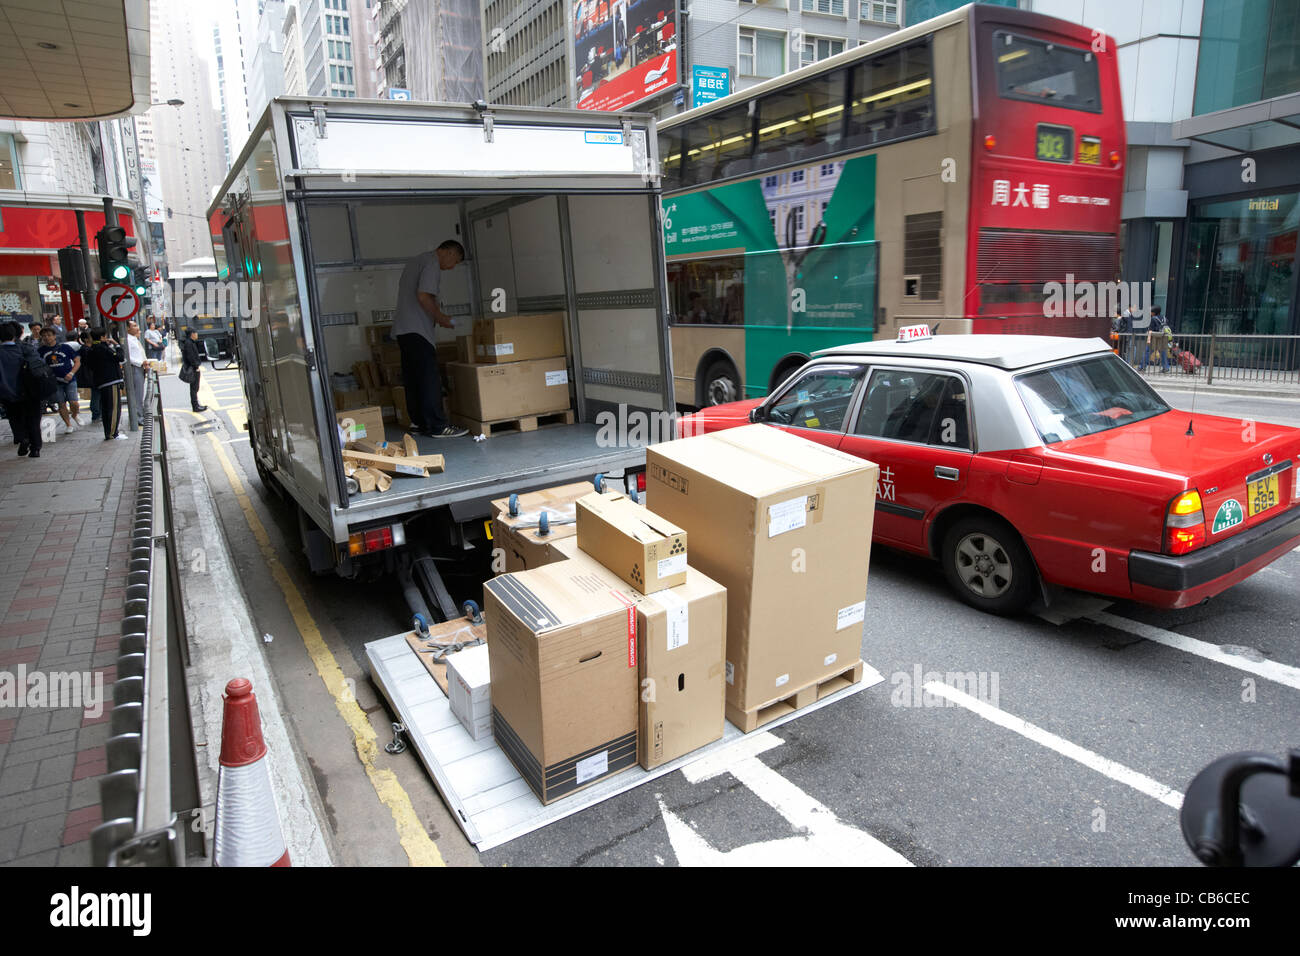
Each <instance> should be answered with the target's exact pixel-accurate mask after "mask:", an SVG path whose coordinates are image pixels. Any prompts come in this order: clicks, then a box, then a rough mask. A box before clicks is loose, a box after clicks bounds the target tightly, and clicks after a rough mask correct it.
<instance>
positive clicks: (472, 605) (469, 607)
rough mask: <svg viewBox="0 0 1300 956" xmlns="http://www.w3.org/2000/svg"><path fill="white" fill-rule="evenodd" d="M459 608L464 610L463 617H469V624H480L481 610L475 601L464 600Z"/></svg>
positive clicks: (481, 620)
mask: <svg viewBox="0 0 1300 956" xmlns="http://www.w3.org/2000/svg"><path fill="white" fill-rule="evenodd" d="M460 609H461V610H462V611H464V612H465V617H467V618H468V619H469V622H470V623H471V624H481V623H482V622H483V612H482V611H480V610H479V607H478V602H477V601H466V602H465V603H464V604H462V605H461V606H460Z"/></svg>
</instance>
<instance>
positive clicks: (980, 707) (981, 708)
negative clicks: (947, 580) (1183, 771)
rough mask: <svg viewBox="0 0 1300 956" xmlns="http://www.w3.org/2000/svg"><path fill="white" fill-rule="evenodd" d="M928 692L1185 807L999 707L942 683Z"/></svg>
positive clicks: (1163, 790)
mask: <svg viewBox="0 0 1300 956" xmlns="http://www.w3.org/2000/svg"><path fill="white" fill-rule="evenodd" d="M925 689H926V690H927V691H929V692H930V693H931V694H936V695H938V696H940V697H946V698H947V699H948V700H950V701H952V702H953V703H954V704H957V705H959V706H961V707H965V708H966V709H967V710H969V711H971V712H972V713H974V714H976V715H978V716H980V717H983V718H984V719H985V720H987V721H989V722H990V723H994V724H997V725H998V726H999V727H1004V728H1006V729H1007V730H1013V731H1015V732H1016V733H1018V734H1020V735H1021V736H1022V737H1027V738H1028V739H1030V740H1032V741H1033V742H1034V743H1036V744H1042V745H1043V746H1044V747H1047V748H1048V749H1050V750H1055V751H1056V752H1057V753H1059V754H1060V755H1061V756H1063V757H1069V758H1070V759H1071V760H1073V761H1075V762H1076V763H1081V764H1083V765H1084V766H1085V767H1087V768H1088V769H1090V770H1095V771H1096V772H1097V773H1100V774H1102V775H1104V776H1107V777H1110V778H1111V779H1112V780H1115V781H1117V782H1119V783H1122V784H1125V785H1126V786H1129V787H1132V788H1133V789H1134V790H1137V791H1139V792H1141V793H1145V794H1146V795H1147V796H1149V797H1154V798H1155V799H1157V800H1159V801H1160V802H1161V803H1163V804H1165V805H1166V806H1169V807H1172V808H1173V809H1175V810H1177V809H1179V808H1180V807H1182V805H1183V795H1182V794H1181V793H1179V792H1178V791H1177V790H1174V789H1172V788H1170V787H1166V786H1165V785H1164V784H1163V783H1160V782H1158V781H1156V780H1152V779H1151V778H1150V777H1148V776H1146V775H1145V774H1141V773H1138V772H1137V771H1136V770H1132V769H1130V768H1128V767H1125V766H1124V765H1123V764H1121V763H1116V762H1115V761H1114V760H1111V759H1109V758H1108V757H1103V756H1101V754H1098V753H1093V751H1091V750H1088V749H1087V748H1085V747H1080V746H1079V745H1078V744H1075V743H1071V742H1070V741H1068V740H1066V739H1065V738H1064V737H1058V736H1056V734H1054V733H1052V732H1051V731H1047V730H1044V729H1043V728H1042V727H1039V726H1036V725H1035V724H1031V723H1029V721H1027V720H1024V719H1022V718H1020V717H1016V716H1014V715H1012V714H1008V713H1007V712H1006V711H1005V710H999V709H998V708H997V707H993V706H992V705H990V704H986V703H984V702H983V701H981V700H977V699H976V698H974V697H972V696H970V695H969V694H966V693H963V692H962V691H959V690H957V689H956V688H955V687H950V686H948V685H947V684H942V683H940V682H938V681H930V682H929V683H927V684H926V685H925Z"/></svg>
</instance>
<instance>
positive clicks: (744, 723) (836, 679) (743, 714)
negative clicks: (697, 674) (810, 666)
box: [727, 661, 863, 733]
mask: <svg viewBox="0 0 1300 956" xmlns="http://www.w3.org/2000/svg"><path fill="white" fill-rule="evenodd" d="M862 668H863V664H862V661H856V662H855V663H853V664H852V665H850V666H849V667H846V668H844V670H842V671H839V672H838V673H836V674H832V675H831V676H830V677H827V678H824V679H822V680H820V681H817V682H815V683H812V684H806V685H804V686H803V687H800V688H798V689H796V690H793V691H791V692H790V693H789V694H787V695H786V696H785V697H782V698H780V699H779V700H775V701H773V702H772V703H770V704H765V705H764V706H762V707H756V708H754V709H753V710H741V709H740V708H739V707H735V706H733V705H732V704H731V703H728V704H727V720H729V721H731V723H733V724H735V725H736V726H737V727H739V728H740V729H741V730H742V731H744V732H745V733H750V732H751V731H753V730H757V729H758V728H759V727H762V726H763V725H764V724H766V723H770V722H771V721H773V720H776V719H777V718H778V717H784V716H785V715H786V714H792V713H794V712H795V711H796V710H802V709H803V708H805V707H807V706H808V705H809V704H815V703H816V702H817V701H819V700H821V699H822V698H823V697H827V696H829V695H831V694H833V693H835V692H836V691H838V690H843V689H844V688H846V687H850V686H852V685H853V684H856V683H857V682H858V681H860V680H862Z"/></svg>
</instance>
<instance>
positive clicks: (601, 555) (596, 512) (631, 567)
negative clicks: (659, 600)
mask: <svg viewBox="0 0 1300 956" xmlns="http://www.w3.org/2000/svg"><path fill="white" fill-rule="evenodd" d="M577 507H578V547H580V548H582V550H583V551H586V552H587V553H588V554H590V555H591V556H592V557H594V558H595V559H596V560H597V561H599V562H600V563H601V564H603V565H605V567H607V568H609V569H610V570H611V571H613V572H614V573H615V574H617V575H618V576H619V577H620V578H622V579H623V580H624V581H626V582H627V583H628V584H630V585H632V586H633V587H634V588H636V589H637V590H638V591H641V592H642V593H643V594H653V593H654V592H655V591H658V590H661V589H662V588H668V587H674V586H675V585H678V584H683V583H685V581H686V532H685V531H684V530H682V529H681V528H679V527H678V526H677V525H675V524H673V522H672V521H669V520H667V519H665V518H663V517H662V516H661V515H656V514H654V513H652V512H651V511H649V510H648V509H646V508H643V507H642V506H641V505H638V504H636V503H635V502H634V501H632V500H631V499H630V498H626V497H624V496H623V495H597V494H594V493H593V494H592V495H590V496H584V497H582V498H579V499H578V502H577Z"/></svg>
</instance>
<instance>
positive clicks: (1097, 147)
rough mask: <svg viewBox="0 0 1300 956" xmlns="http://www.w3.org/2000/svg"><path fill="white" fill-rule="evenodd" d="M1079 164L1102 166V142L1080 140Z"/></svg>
mask: <svg viewBox="0 0 1300 956" xmlns="http://www.w3.org/2000/svg"><path fill="white" fill-rule="evenodd" d="M1079 162H1081V163H1087V164H1088V165H1089V166H1100V165H1101V140H1099V139H1090V138H1088V137H1086V136H1085V137H1083V138H1082V139H1080V140H1079Z"/></svg>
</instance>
